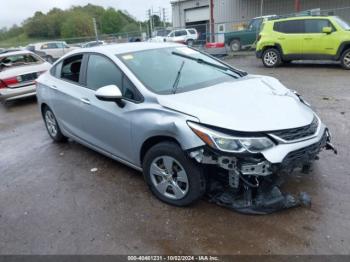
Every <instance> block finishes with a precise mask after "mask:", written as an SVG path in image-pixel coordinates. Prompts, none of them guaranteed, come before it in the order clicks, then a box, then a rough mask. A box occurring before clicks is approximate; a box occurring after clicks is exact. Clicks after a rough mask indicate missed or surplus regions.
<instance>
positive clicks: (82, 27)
mask: <svg viewBox="0 0 350 262" xmlns="http://www.w3.org/2000/svg"><path fill="white" fill-rule="evenodd" d="M93 35H94V28H93V23H92V17H91V16H89V15H88V14H86V13H83V12H77V11H73V12H71V13H70V14H69V15H67V18H66V19H65V21H64V23H63V24H62V28H61V36H62V37H63V38H73V37H85V36H93Z"/></svg>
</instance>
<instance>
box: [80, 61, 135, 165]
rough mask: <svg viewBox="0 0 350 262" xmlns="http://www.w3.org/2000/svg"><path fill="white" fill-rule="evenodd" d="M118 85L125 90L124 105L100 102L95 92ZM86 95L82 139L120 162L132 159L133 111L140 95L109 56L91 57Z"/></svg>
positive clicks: (82, 117) (83, 107)
mask: <svg viewBox="0 0 350 262" xmlns="http://www.w3.org/2000/svg"><path fill="white" fill-rule="evenodd" d="M107 85H116V86H118V87H119V88H120V90H121V91H122V94H123V97H124V101H125V106H124V107H119V106H118V105H117V104H116V103H115V102H106V101H101V100H98V99H97V98H96V96H95V91H96V90H97V89H99V88H101V87H103V86H107ZM85 86H86V88H85V89H86V92H84V96H83V97H81V98H82V99H84V100H85V101H86V103H85V104H84V105H82V110H81V114H80V116H79V117H80V119H81V120H82V121H83V126H84V132H83V133H82V135H83V137H82V138H83V139H84V140H86V141H88V142H89V143H91V144H92V145H93V146H95V147H98V148H101V149H103V150H104V151H107V152H109V153H111V154H113V155H115V156H117V157H119V158H121V159H124V160H129V159H130V158H131V157H132V143H131V120H130V117H129V116H128V115H129V114H128V113H129V112H130V111H133V110H136V109H137V108H138V101H140V95H139V93H138V92H137V90H136V88H135V87H134V85H133V84H132V83H131V81H130V80H129V79H128V78H127V77H126V76H125V75H124V74H123V72H122V71H121V70H120V69H119V68H118V67H117V66H116V64H115V63H114V62H113V61H112V60H110V59H109V58H108V57H106V56H103V55H100V54H90V56H89V58H88V60H87V70H86V85H85Z"/></svg>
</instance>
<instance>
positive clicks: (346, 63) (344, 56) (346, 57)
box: [340, 48, 350, 70]
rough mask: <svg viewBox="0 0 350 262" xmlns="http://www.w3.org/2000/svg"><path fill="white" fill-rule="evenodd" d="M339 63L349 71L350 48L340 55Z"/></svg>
mask: <svg viewBox="0 0 350 262" xmlns="http://www.w3.org/2000/svg"><path fill="white" fill-rule="evenodd" d="M340 62H341V65H342V66H343V68H344V69H346V70H350V48H349V49H347V50H345V52H344V53H343V54H342V56H341V59H340Z"/></svg>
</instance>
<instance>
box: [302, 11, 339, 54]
mask: <svg viewBox="0 0 350 262" xmlns="http://www.w3.org/2000/svg"><path fill="white" fill-rule="evenodd" d="M324 27H331V28H332V30H333V31H332V33H330V34H326V33H323V28H324ZM336 40H337V35H336V29H335V27H334V26H333V25H332V23H331V22H330V21H329V20H328V19H326V18H324V19H319V18H318V19H306V20H305V36H304V41H303V46H302V48H303V54H305V55H308V54H310V55H315V54H317V55H335V54H336V52H337V47H338V46H339V45H335V44H334V43H335V41H336Z"/></svg>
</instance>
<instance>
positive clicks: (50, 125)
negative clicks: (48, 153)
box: [43, 107, 67, 142]
mask: <svg viewBox="0 0 350 262" xmlns="http://www.w3.org/2000/svg"><path fill="white" fill-rule="evenodd" d="M43 116H44V122H45V126H46V129H47V132H48V133H49V135H50V137H51V138H52V139H53V140H54V141H55V142H64V141H67V138H66V137H65V136H64V135H63V134H62V132H61V129H60V127H59V126H58V123H57V120H56V117H55V115H54V113H53V112H52V111H51V109H50V108H48V107H45V109H44V112H43Z"/></svg>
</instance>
